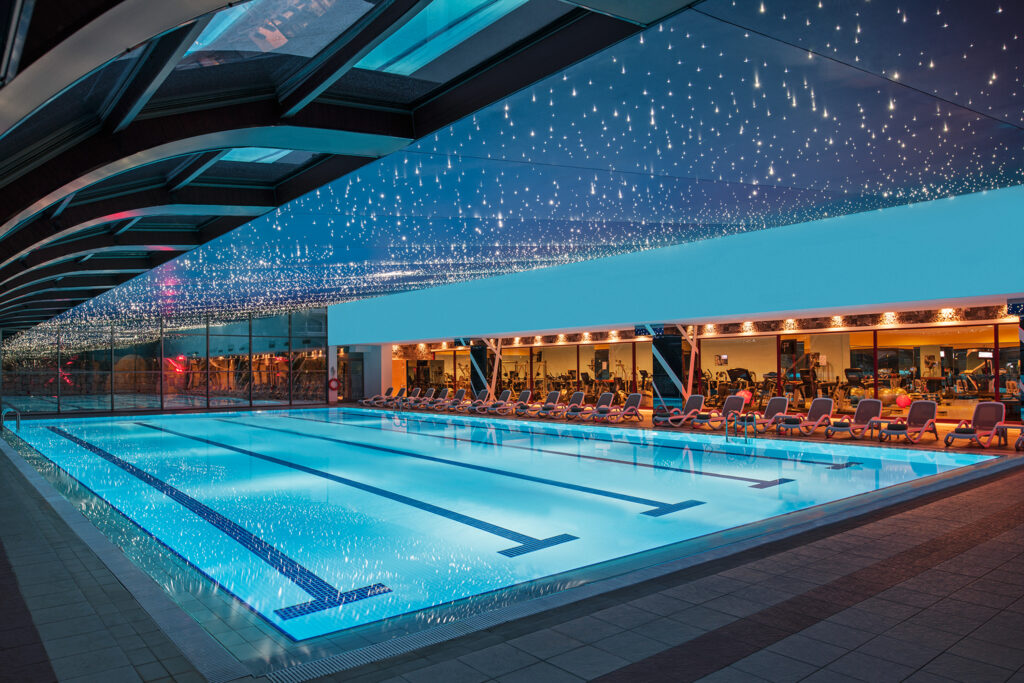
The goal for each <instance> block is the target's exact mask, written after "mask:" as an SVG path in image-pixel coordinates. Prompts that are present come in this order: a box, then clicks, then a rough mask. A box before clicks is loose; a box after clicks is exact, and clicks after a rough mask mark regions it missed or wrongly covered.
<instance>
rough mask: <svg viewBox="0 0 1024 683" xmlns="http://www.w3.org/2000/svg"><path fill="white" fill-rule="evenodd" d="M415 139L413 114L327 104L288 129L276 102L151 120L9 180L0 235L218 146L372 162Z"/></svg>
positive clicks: (2, 195)
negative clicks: (57, 206)
mask: <svg viewBox="0 0 1024 683" xmlns="http://www.w3.org/2000/svg"><path fill="white" fill-rule="evenodd" d="M411 141H412V117H411V115H409V114H408V113H405V112H397V111H379V110H373V109H367V108H362V107H348V106H335V105H329V104H323V103H319V102H316V103H313V104H311V105H310V106H308V107H306V108H305V109H303V110H302V112H300V113H299V114H298V115H296V116H293V117H292V118H291V119H289V120H288V121H287V124H285V125H282V121H281V118H280V115H279V110H278V107H277V103H276V102H272V101H263V102H246V103H236V104H231V105H225V106H222V107H216V108H212V109H203V110H200V111H193V112H188V113H184V114H177V115H175V116H170V117H166V118H163V117H157V118H143V119H139V120H137V121H135V122H134V123H133V124H132V125H130V126H128V128H126V129H124V130H123V131H121V132H119V133H112V134H102V133H101V134H97V135H94V136H92V137H90V138H88V139H86V140H83V141H81V142H79V143H78V144H76V145H74V146H73V147H71V148H69V149H66V150H64V151H63V152H61V153H59V154H57V155H56V156H54V157H52V158H50V159H47V160H46V161H44V162H43V163H41V164H39V165H38V166H36V167H35V168H33V169H31V170H29V171H28V172H26V173H24V174H23V175H20V176H19V177H17V178H16V179H13V180H8V181H7V182H6V183H5V184H4V185H3V186H2V187H3V191H2V192H0V236H4V235H7V234H8V233H9V232H10V231H11V229H12V228H13V227H14V226H16V225H17V224H19V223H20V222H22V221H24V220H26V219H28V218H29V217H31V216H33V215H34V214H36V213H38V212H39V211H42V210H43V209H45V208H47V207H48V206H50V205H52V204H54V203H56V202H59V201H60V200H61V199H63V198H64V197H66V196H67V195H68V194H70V193H72V192H77V191H78V190H80V189H82V188H84V187H88V186H90V185H93V184H95V183H98V182H100V181H102V180H105V179H107V178H110V177H112V176H114V175H117V174H118V173H121V172H124V171H126V170H130V169H133V168H138V167H140V166H144V165H146V164H149V163H153V162H156V161H161V160H164V159H169V158H173V157H178V156H185V155H188V154H195V153H198V152H205V151H210V150H214V149H227V148H233V147H273V148H278V149H292V150H301V151H310V152H319V153H328V154H344V155H349V156H358V157H366V158H367V160H372V159H376V158H379V157H381V156H384V155H386V154H390V153H391V152H394V151H397V150H398V149H401V148H402V147H405V146H406V145H407V144H409V143H410V142H411ZM10 163H11V162H10V161H8V164H10ZM16 172H17V171H10V172H8V173H7V174H6V176H5V177H7V178H10V177H11V173H16ZM3 250H4V246H3V238H2V237H0V251H3Z"/></svg>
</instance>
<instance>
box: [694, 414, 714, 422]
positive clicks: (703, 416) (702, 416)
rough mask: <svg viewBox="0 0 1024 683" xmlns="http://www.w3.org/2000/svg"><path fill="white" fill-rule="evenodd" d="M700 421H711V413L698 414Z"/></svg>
mask: <svg viewBox="0 0 1024 683" xmlns="http://www.w3.org/2000/svg"><path fill="white" fill-rule="evenodd" d="M696 419H698V420H709V419H711V413H697V418H696Z"/></svg>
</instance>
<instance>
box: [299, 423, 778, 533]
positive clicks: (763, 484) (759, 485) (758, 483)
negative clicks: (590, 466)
mask: <svg viewBox="0 0 1024 683" xmlns="http://www.w3.org/2000/svg"><path fill="white" fill-rule="evenodd" d="M283 417H287V418H288V419H291V420H303V421H305V422H319V423H321V424H331V425H342V424H344V423H341V422H334V421H333V420H318V419H316V418H313V417H297V416H295V415H284V416H283ZM426 422H429V420H427V421H426ZM434 424H437V423H434ZM449 424H450V423H449ZM345 426H348V427H363V428H365V429H376V430H378V431H388V432H396V433H398V434H403V433H404V434H414V435H415V436H426V437H435V438H438V439H450V440H452V441H465V442H468V443H479V444H485V445H487V446H498V447H500V448H515V449H518V450H521V451H533V452H535V453H550V454H552V455H562V456H565V457H569V458H577V459H580V460H596V461H599V462H613V463H616V464H618V465H629V466H630V467H646V468H648V469H652V470H664V471H668V472H682V473H684V474H697V475H700V476H702V477H713V478H715V479H730V480H732V481H743V482H753V483H752V484H751V485H750V488H752V489H767V488H772V487H773V486H779V485H780V484H788V483H789V482H791V481H795V479H754V478H753V477H741V476H739V475H736V474H721V473H719V472H705V471H704V470H691V469H687V468H685V467H672V466H670V465H655V464H653V463H646V462H634V461H632V460H619V459H617V458H602V457H601V456H598V455H581V454H580V453H571V452H569V451H555V450H551V449H550V448H535V447H533V446H520V445H518V444H511V443H508V444H506V443H491V442H490V441H480V440H478V439H467V438H465V437H459V436H446V435H442V434H417V433H415V432H409V431H406V432H397V431H396V430H394V429H383V428H381V427H374V426H371V425H351V424H350V425H345ZM362 445H367V444H362ZM687 502H689V501H687ZM697 502H698V503H700V502H702V501H697ZM679 505H682V503H679ZM686 507H692V506H686ZM679 509H685V508H679ZM674 511H675V510H667V511H666V512H665V513H662V514H668V512H674ZM644 514H651V511H648V512H646V513H644ZM653 516H657V515H653Z"/></svg>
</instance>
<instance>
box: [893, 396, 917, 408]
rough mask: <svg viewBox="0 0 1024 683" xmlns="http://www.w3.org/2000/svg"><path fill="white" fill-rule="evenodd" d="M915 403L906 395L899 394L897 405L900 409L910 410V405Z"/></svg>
mask: <svg viewBox="0 0 1024 683" xmlns="http://www.w3.org/2000/svg"><path fill="white" fill-rule="evenodd" d="M913 402H914V401H913V400H912V399H911V398H910V397H909V396H907V395H906V394H899V395H898V396H897V397H896V405H898V406H899V407H900V408H908V407H910V404H911V403H913Z"/></svg>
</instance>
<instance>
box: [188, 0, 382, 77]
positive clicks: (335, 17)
mask: <svg viewBox="0 0 1024 683" xmlns="http://www.w3.org/2000/svg"><path fill="white" fill-rule="evenodd" d="M374 4H375V3H372V2H366V1H365V0H250V1H249V2H246V3H244V4H241V5H237V6H235V7H229V8H227V9H224V10H221V11H220V12H219V13H218V14H217V15H216V16H214V17H213V19H212V20H211V21H210V23H209V25H208V26H207V27H206V29H205V30H204V31H203V32H202V33H201V34H200V36H199V38H198V39H196V42H195V43H194V44H193V45H192V47H190V48H189V50H188V52H186V53H185V57H184V58H183V59H182V60H181V62H180V63H179V64H178V66H177V68H178V69H187V68H194V67H198V66H211V65H217V64H224V63H228V62H233V61H242V60H247V59H253V58H258V57H261V56H264V55H272V54H278V55H280V54H285V55H294V56H297V57H306V58H308V57H312V56H313V55H315V54H316V53H317V52H319V51H320V50H322V49H323V48H324V47H325V46H326V45H327V44H328V43H329V42H330V41H332V40H334V38H336V37H337V36H338V35H340V34H341V33H342V32H344V31H345V29H347V28H349V27H350V26H352V24H354V23H355V22H356V21H358V20H359V19H360V17H362V16H363V15H364V14H366V13H367V12H368V11H369V10H370V9H372V8H373V7H374Z"/></svg>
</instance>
